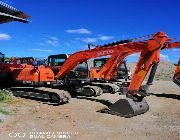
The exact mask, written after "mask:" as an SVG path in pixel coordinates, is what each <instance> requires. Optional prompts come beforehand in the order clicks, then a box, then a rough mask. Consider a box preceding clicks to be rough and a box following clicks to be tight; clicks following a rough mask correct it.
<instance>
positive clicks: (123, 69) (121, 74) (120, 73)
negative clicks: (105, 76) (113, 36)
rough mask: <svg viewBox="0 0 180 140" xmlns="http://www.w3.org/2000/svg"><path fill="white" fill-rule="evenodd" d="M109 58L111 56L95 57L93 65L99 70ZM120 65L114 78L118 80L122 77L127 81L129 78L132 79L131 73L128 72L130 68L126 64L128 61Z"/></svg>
mask: <svg viewBox="0 0 180 140" xmlns="http://www.w3.org/2000/svg"><path fill="white" fill-rule="evenodd" d="M108 59H109V58H98V59H94V61H93V63H94V64H93V67H94V68H95V69H97V70H98V69H101V68H102V67H103V66H104V64H105V63H106V62H107V61H108ZM120 65H121V66H120V69H119V70H118V72H117V74H116V75H115V77H113V79H112V80H115V81H118V80H120V79H125V81H127V80H128V79H130V75H129V73H128V71H129V70H128V68H127V65H126V61H123V62H122V63H121V64H120Z"/></svg>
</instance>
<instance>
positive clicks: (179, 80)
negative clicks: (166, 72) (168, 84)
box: [173, 59, 180, 86]
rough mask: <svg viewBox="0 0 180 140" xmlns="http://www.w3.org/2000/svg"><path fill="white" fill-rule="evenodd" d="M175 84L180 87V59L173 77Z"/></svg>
mask: <svg viewBox="0 0 180 140" xmlns="http://www.w3.org/2000/svg"><path fill="white" fill-rule="evenodd" d="M173 82H174V83H175V84H177V85H178V86H180V59H179V62H178V64H177V66H176V70H175V74H174V77H173Z"/></svg>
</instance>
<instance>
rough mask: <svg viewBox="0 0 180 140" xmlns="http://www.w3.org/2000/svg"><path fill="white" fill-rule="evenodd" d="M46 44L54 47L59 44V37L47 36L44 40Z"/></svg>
mask: <svg viewBox="0 0 180 140" xmlns="http://www.w3.org/2000/svg"><path fill="white" fill-rule="evenodd" d="M46 44H49V45H52V46H55V47H56V46H58V45H59V39H58V38H57V37H54V36H51V37H48V40H46Z"/></svg>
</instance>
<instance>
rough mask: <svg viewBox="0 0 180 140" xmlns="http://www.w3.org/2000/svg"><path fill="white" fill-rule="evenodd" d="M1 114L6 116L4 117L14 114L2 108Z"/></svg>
mask: <svg viewBox="0 0 180 140" xmlns="http://www.w3.org/2000/svg"><path fill="white" fill-rule="evenodd" d="M0 113H2V114H4V115H11V114H12V113H11V112H9V111H6V110H4V109H2V108H0Z"/></svg>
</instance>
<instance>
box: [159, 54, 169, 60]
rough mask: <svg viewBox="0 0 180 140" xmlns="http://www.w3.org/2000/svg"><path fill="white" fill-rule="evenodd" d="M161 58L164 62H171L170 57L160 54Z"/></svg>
mask: <svg viewBox="0 0 180 140" xmlns="http://www.w3.org/2000/svg"><path fill="white" fill-rule="evenodd" d="M160 57H161V59H162V60H167V61H169V56H168V55H164V54H160Z"/></svg>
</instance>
